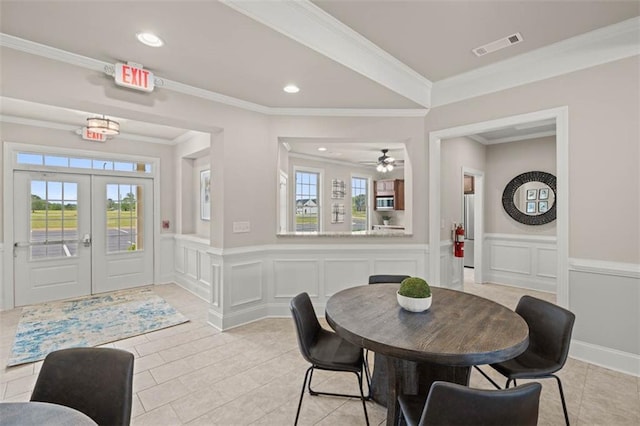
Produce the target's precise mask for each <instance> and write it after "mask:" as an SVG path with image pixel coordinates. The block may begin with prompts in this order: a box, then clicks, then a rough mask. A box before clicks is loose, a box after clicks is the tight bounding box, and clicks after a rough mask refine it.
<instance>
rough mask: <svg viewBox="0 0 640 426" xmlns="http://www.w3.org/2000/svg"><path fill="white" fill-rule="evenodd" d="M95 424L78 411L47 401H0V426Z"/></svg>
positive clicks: (89, 425) (82, 425) (85, 425)
mask: <svg viewBox="0 0 640 426" xmlns="http://www.w3.org/2000/svg"><path fill="white" fill-rule="evenodd" d="M25 425H47V426H97V423H96V422H94V421H93V420H91V418H90V417H89V416H87V415H85V414H83V413H81V412H80V411H77V410H74V409H73V408H70V407H65V406H63V405H58V404H50V403H47V402H2V403H0V426H25Z"/></svg>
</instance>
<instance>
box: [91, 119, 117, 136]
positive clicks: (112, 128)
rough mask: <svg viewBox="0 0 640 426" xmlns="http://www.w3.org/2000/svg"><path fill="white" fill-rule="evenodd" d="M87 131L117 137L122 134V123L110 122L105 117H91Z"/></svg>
mask: <svg viewBox="0 0 640 426" xmlns="http://www.w3.org/2000/svg"><path fill="white" fill-rule="evenodd" d="M87 129H89V131H91V132H95V133H100V134H103V135H107V136H115V135H117V134H120V123H118V122H117V121H113V120H110V119H108V118H106V117H105V116H104V115H103V116H102V117H90V118H87Z"/></svg>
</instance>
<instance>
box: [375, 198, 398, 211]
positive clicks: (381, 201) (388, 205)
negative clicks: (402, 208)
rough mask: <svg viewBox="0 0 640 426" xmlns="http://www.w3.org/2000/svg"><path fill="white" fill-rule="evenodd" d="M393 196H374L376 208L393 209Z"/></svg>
mask: <svg viewBox="0 0 640 426" xmlns="http://www.w3.org/2000/svg"><path fill="white" fill-rule="evenodd" d="M393 202H394V197H376V210H393V207H394V203H393Z"/></svg>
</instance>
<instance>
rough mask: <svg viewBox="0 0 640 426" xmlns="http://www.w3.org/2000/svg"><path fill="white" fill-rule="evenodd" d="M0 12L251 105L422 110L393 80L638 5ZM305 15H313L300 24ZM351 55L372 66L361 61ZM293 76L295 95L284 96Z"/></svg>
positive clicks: (164, 134)
mask: <svg viewBox="0 0 640 426" xmlns="http://www.w3.org/2000/svg"><path fill="white" fill-rule="evenodd" d="M274 11H275V12H274ZM0 12H1V13H0V31H1V32H2V33H3V34H5V35H8V36H12V37H18V38H20V39H23V40H27V41H29V42H35V43H40V44H43V45H46V46H49V47H53V48H57V49H62V50H63V51H66V52H70V53H72V54H75V55H81V56H83V57H87V58H91V59H93V60H98V61H104V62H105V63H111V64H112V63H114V62H117V61H120V62H127V61H133V62H136V63H140V64H143V65H144V67H145V68H147V69H150V70H151V71H153V72H154V74H155V75H156V76H157V77H160V78H163V79H167V80H170V81H174V82H179V83H182V84H186V85H189V86H192V87H195V88H199V89H204V90H206V91H210V92H213V93H216V94H220V95H224V96H227V97H231V98H235V99H238V100H240V101H243V102H248V103H251V104H255V105H257V106H263V107H267V108H332V109H336V108H353V109H357V108H360V109H362V108H366V109H370V110H389V109H400V110H410V109H421V110H424V111H426V109H425V104H426V102H425V101H424V100H423V99H424V98H423V97H421V96H415V97H414V96H412V95H411V94H407V93H409V92H412V90H403V88H402V84H398V83H397V82H398V81H399V80H398V78H396V77H397V76H400V77H402V78H405V77H406V81H409V82H410V83H411V84H415V85H417V86H411V87H419V86H424V87H430V85H431V84H432V83H435V84H437V83H438V82H440V81H444V80H447V79H450V78H452V77H454V76H459V75H463V74H464V73H470V72H473V71H474V70H478V69H479V68H481V67H486V66H488V65H492V64H493V65H495V64H499V63H501V61H505V60H508V59H512V58H516V57H519V56H521V55H524V54H527V53H531V52H533V51H535V50H536V49H540V48H543V47H545V46H550V45H553V44H554V43H557V42H560V41H562V40H565V39H567V38H570V37H574V36H576V35H579V34H583V33H586V32H589V31H592V30H596V29H598V28H602V27H606V26H609V25H612V24H616V23H619V22H622V21H625V20H628V19H630V18H634V17H637V16H639V15H640V2H637V1H615V0H602V1H586V0H585V1H566V0H559V1H534V0H529V1H517V0H513V1H498V0H494V1H483V0H472V1H463V0H461V1H431V0H424V1H394V0H375V1H374V0H360V1H358V0H352V1H349V0H346V1H324V0H320V1H313V2H309V1H302V2H300V1H298V2H266V1H241V0H223V1H213V0H211V1H203V0H197V1H190V0H183V1H150V0H124V1H117V2H115V1H100V0H92V1H82V2H80V1H56V0H46V1H31V0H3V1H2V2H1V3H0ZM287 13H292V14H291V15H287ZM289 16H291V17H292V18H291V19H289V18H288V17H289ZM305 16H311V17H312V18H313V20H312V21H308V22H307V21H302V20H300V21H298V20H297V19H301V17H305ZM98 17H99V18H98ZM294 18H295V19H294ZM310 19H311V18H310ZM316 24H317V25H316ZM323 25H324V27H323ZM309 27H313V28H309ZM327 28H329V30H327ZM312 30H317V31H320V32H319V33H313V32H312ZM323 30H324V31H328V32H327V33H322V32H321V31H323ZM140 31H152V32H154V33H156V34H157V35H159V36H160V37H162V38H163V40H164V41H165V46H163V47H161V48H151V47H147V46H144V45H142V44H141V43H139V42H138V41H137V40H136V38H135V34H136V33H137V32H140ZM515 32H519V33H520V34H521V35H522V36H523V38H524V41H522V42H521V43H518V44H516V45H513V46H510V47H509V48H506V49H503V50H500V51H497V52H494V53H490V54H487V55H485V56H482V57H476V56H475V55H474V54H473V53H472V52H471V49H473V48H476V47H479V46H481V45H483V44H485V43H488V42H491V41H494V40H496V39H499V38H502V37H505V36H508V35H511V34H513V33H515ZM314 34H328V35H327V36H326V37H319V36H314ZM333 35H335V36H336V37H338V36H340V37H342V38H340V39H336V40H333V39H331V37H332V36H333ZM314 37H315V38H314ZM336 46H338V47H339V48H336ZM354 46H355V47H354ZM1 49H2V50H0V54H2V53H3V52H6V50H7V49H9V48H8V47H6V46H5V47H2V48H1ZM341 49H342V50H341ZM345 49H346V50H345ZM349 49H351V50H349ZM343 52H347V53H348V54H347V55H343V54H342V53H343ZM365 54H367V55H369V56H362V55H365ZM341 55H342V56H341ZM356 59H358V60H360V59H362V60H360V63H367V60H371V61H373V62H371V63H372V64H373V65H374V66H369V67H365V68H361V67H360V68H359V67H358V63H357V61H356ZM387 66H388V67H387ZM378 67H379V68H378ZM394 73H395V74H394ZM396 74H397V75H396ZM394 76H395V77H394ZM403 76H404V77H403ZM402 78H400V79H402ZM105 81H107V80H105ZM289 83H295V84H296V85H298V86H299V87H300V89H301V90H300V92H299V93H297V94H287V93H285V92H284V91H283V90H282V89H283V87H284V86H285V85H286V84H289ZM111 84H113V83H112V82H111ZM123 90H125V89H123ZM158 90H162V89H158ZM30 106H31V107H33V108H34V109H33V110H30V108H29V107H30ZM1 112H2V114H3V115H9V116H16V115H19V116H22V117H27V118H34V119H40V117H41V116H42V115H44V116H46V117H48V119H50V120H54V119H55V120H62V121H63V122H67V123H68V124H74V125H81V124H82V123H83V122H84V119H85V118H86V115H85V114H91V113H94V114H95V113H96V112H95V111H94V112H91V111H83V112H81V113H80V114H75V113H74V112H73V111H68V110H67V111H57V113H56V114H59V115H60V116H58V115H56V114H54V115H53V116H52V115H51V114H50V113H48V112H45V111H43V110H42V109H38V107H37V106H35V105H28V103H27V104H24V103H20V102H10V101H9V100H7V99H6V98H5V99H4V100H3V102H2V111H1ZM30 116H31V117H30ZM74 116H75V118H74ZM119 119H120V120H121V121H124V120H125V119H124V118H119ZM121 124H124V123H121ZM130 124H131V127H129V131H130V132H131V133H138V134H141V135H148V136H152V137H160V138H164V139H166V140H173V139H175V138H176V134H180V132H182V131H183V129H171V128H166V129H162V128H158V129H155V130H154V129H150V128H145V127H144V125H142V126H136V125H135V124H133V123H130ZM122 128H123V132H125V131H127V130H126V129H127V127H126V126H122ZM500 137H505V136H504V135H502V136H500ZM487 139H490V137H488V138H487ZM371 148H372V149H373V151H375V150H377V149H379V147H377V146H372V147H371Z"/></svg>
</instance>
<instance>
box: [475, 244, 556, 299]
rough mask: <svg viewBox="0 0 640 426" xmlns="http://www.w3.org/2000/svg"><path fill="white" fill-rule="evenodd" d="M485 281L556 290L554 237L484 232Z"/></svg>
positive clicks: (533, 288) (532, 288)
mask: <svg viewBox="0 0 640 426" xmlns="http://www.w3.org/2000/svg"><path fill="white" fill-rule="evenodd" d="M483 253H484V259H483V263H482V264H483V266H484V275H483V280H484V282H491V283H496V284H503V285H508V286H513V287H521V288H527V289H531V290H537V291H545V292H550V293H555V292H556V277H557V269H558V266H557V265H558V261H557V251H556V237H554V236H535V235H515V234H485V237H484V246H483Z"/></svg>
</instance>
